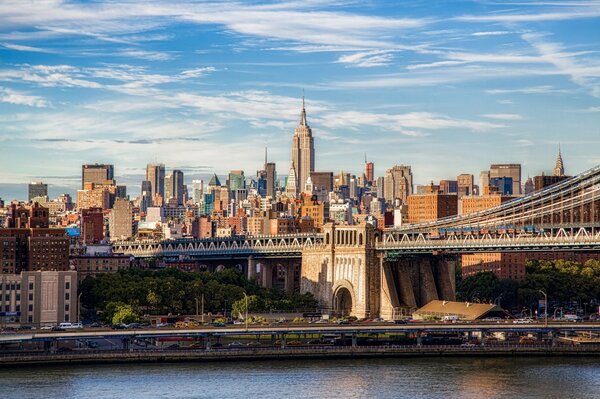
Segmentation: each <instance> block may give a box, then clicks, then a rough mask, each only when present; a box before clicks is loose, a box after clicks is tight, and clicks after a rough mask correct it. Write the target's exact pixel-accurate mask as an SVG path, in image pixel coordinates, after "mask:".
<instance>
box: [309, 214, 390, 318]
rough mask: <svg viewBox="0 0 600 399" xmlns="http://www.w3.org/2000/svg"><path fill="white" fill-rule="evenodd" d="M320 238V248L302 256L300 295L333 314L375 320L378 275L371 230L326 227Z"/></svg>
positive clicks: (314, 248)
mask: <svg viewBox="0 0 600 399" xmlns="http://www.w3.org/2000/svg"><path fill="white" fill-rule="evenodd" d="M323 235H324V239H323V245H321V246H318V247H317V246H315V247H310V248H306V249H305V250H304V251H303V252H302V268H301V270H302V272H301V273H302V274H301V282H300V291H301V292H310V293H312V294H313V295H314V296H315V298H316V299H317V300H318V301H319V303H320V304H321V306H323V307H325V308H329V309H331V311H332V312H333V313H335V314H343V315H346V316H347V315H352V316H356V317H376V316H377V315H378V314H379V291H380V289H379V283H380V274H379V261H378V260H377V256H376V252H375V232H374V229H373V226H372V225H371V224H360V225H355V226H347V225H335V224H327V225H325V226H323ZM374 315H375V316H374Z"/></svg>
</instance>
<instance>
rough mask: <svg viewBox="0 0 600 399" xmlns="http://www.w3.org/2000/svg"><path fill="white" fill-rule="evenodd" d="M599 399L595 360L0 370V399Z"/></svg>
mask: <svg viewBox="0 0 600 399" xmlns="http://www.w3.org/2000/svg"><path fill="white" fill-rule="evenodd" d="M115 397H118V398H127V399H136V398H244V399H247V398H261V399H271V398H273V399H281V398H284V399H293V398H302V399H310V398H319V399H320V398H345V399H351V398H444V399H451V398H464V399H470V398H484V399H495V398H544V399H550V398H557V399H558V398H561V399H562V398H568V399H577V398H585V399H592V398H600V358H597V357H596V358H593V357H582V358H576V357H546V358H541V357H533V358H397V359H360V360H323V361H306V360H303V361H290V360H281V361H254V362H224V363H216V362H213V363H159V364H124V365H96V366H60V367H59V366H56V367H54V366H52V367H31V368H14V369H0V398H2V399H9V398H19V399H26V398H35V399H39V398H98V399H100V398H115Z"/></svg>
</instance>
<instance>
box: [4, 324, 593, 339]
mask: <svg viewBox="0 0 600 399" xmlns="http://www.w3.org/2000/svg"><path fill="white" fill-rule="evenodd" d="M480 331H484V332H513V333H550V332H551V333H555V334H560V333H570V332H584V331H585V332H596V333H600V323H598V322H585V323H573V322H549V323H548V325H547V326H545V324H544V323H543V322H541V323H529V324H514V323H512V322H509V323H506V322H504V321H502V322H490V323H409V324H400V325H397V324H393V323H365V324H361V323H355V324H347V325H343V324H342V325H338V324H318V325H315V324H293V323H290V324H277V325H268V326H262V325H250V326H248V329H246V327H245V326H239V325H236V326H228V327H212V326H211V327H202V328H185V329H184V328H181V329H178V328H142V329H132V330H112V329H108V328H93V329H92V328H88V329H80V330H70V331H69V330H68V331H46V330H44V331H42V330H33V331H14V332H10V333H6V332H3V333H2V334H0V344H2V343H10V342H26V341H53V340H77V339H97V338H120V339H126V338H159V337H209V336H235V335H283V336H285V335H286V334H369V333H376V334H377V333H379V334H383V333H403V332H404V333H434V332H439V333H442V332H448V333H450V332H456V333H461V332H462V333H469V332H480Z"/></svg>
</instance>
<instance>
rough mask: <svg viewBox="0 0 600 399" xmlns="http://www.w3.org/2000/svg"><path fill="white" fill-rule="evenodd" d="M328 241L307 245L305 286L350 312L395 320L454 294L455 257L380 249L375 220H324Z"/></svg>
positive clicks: (337, 310) (340, 311)
mask: <svg viewBox="0 0 600 399" xmlns="http://www.w3.org/2000/svg"><path fill="white" fill-rule="evenodd" d="M323 235H324V238H323V245H320V246H312V247H306V248H305V249H304V250H303V251H302V267H301V278H300V291H301V292H310V293H312V294H313V295H314V296H315V298H316V299H317V300H318V301H319V303H320V304H321V306H322V307H324V308H325V309H328V310H330V311H331V312H332V313H333V314H336V315H344V316H349V315H350V316H356V317H359V318H362V317H370V318H375V317H383V318H384V319H387V320H391V319H395V318H398V317H399V316H401V315H402V314H404V315H406V314H407V313H408V314H410V313H411V312H412V310H414V309H415V308H417V307H420V306H423V305H425V304H427V303H429V302H430V301H432V300H435V299H444V300H454V299H455V286H454V270H455V259H454V258H453V257H450V256H447V255H440V254H418V255H403V256H399V257H398V256H393V254H386V253H385V251H383V250H377V249H376V248H375V243H376V241H377V240H378V239H379V235H380V233H379V232H378V231H377V230H375V229H374V228H373V226H372V225H371V224H366V223H365V224H359V225H354V226H349V225H336V224H327V225H325V226H323Z"/></svg>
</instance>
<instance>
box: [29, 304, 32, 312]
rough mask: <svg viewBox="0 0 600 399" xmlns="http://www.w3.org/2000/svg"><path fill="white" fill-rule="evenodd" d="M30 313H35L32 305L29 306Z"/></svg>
mask: <svg viewBox="0 0 600 399" xmlns="http://www.w3.org/2000/svg"><path fill="white" fill-rule="evenodd" d="M29 311H30V312H33V305H32V304H29Z"/></svg>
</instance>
